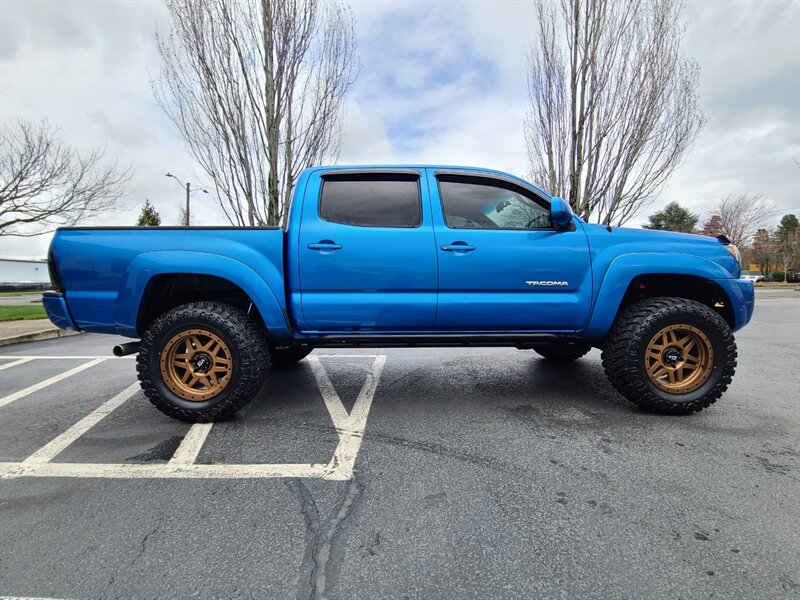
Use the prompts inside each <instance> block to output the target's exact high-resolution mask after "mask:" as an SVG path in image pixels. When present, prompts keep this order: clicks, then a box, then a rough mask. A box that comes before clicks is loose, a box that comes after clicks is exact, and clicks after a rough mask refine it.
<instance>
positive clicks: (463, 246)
mask: <svg viewBox="0 0 800 600" xmlns="http://www.w3.org/2000/svg"><path fill="white" fill-rule="evenodd" d="M442 250H444V251H445V252H455V253H459V252H472V251H473V250H475V246H470V245H469V244H467V242H453V243H452V244H449V245H447V246H442Z"/></svg>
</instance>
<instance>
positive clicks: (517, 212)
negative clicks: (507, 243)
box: [439, 175, 552, 229]
mask: <svg viewBox="0 0 800 600" xmlns="http://www.w3.org/2000/svg"><path fill="white" fill-rule="evenodd" d="M439 193H440V196H441V198H442V210H443V211H444V218H445V222H446V223H447V226H448V227H450V228H452V229H549V228H550V227H552V223H551V222H550V211H549V209H548V208H547V207H546V206H543V205H542V204H540V202H542V201H541V200H535V199H534V198H532V197H531V196H532V195H528V192H527V191H526V190H523V189H522V188H518V187H517V186H515V185H514V184H505V183H504V182H498V181H494V180H491V179H481V178H477V177H463V176H446V175H441V176H439Z"/></svg>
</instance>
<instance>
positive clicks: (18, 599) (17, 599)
mask: <svg viewBox="0 0 800 600" xmlns="http://www.w3.org/2000/svg"><path fill="white" fill-rule="evenodd" d="M0 600H67V599H66V598H44V597H39V596H0Z"/></svg>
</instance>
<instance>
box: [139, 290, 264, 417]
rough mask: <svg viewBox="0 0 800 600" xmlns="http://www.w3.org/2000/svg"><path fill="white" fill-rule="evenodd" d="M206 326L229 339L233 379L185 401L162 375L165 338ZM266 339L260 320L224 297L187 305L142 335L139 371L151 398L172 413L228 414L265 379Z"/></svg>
mask: <svg viewBox="0 0 800 600" xmlns="http://www.w3.org/2000/svg"><path fill="white" fill-rule="evenodd" d="M193 328H202V329H206V330H208V331H209V332H212V333H214V334H215V335H218V336H219V337H220V338H221V339H222V340H223V341H224V342H225V344H227V346H228V349H229V351H230V353H231V359H232V361H233V370H232V374H231V380H230V381H229V382H228V384H227V385H226V386H225V388H224V389H223V390H222V391H221V392H220V393H219V394H218V395H217V396H214V397H213V398H209V399H208V400H201V401H193V400H186V399H184V398H181V397H180V396H178V395H177V394H175V393H174V392H173V391H172V390H170V389H169V388H168V387H167V385H166V382H165V381H164V380H163V377H162V374H161V354H162V352H163V351H164V350H165V345H166V343H167V342H168V341H169V340H170V339H171V338H172V337H173V336H175V335H176V334H178V333H180V332H181V331H185V330H187V329H193ZM267 360H268V351H267V342H266V337H265V336H264V333H263V332H262V331H261V329H260V328H259V325H258V324H257V323H256V322H255V321H254V320H253V319H252V318H251V317H250V316H249V315H248V314H247V313H246V312H244V311H243V310H241V309H239V308H236V307H234V306H231V305H229V304H224V303H220V302H210V301H206V302H195V303H190V304H183V305H181V306H178V307H176V308H173V309H172V310H169V311H167V312H166V313H164V314H163V315H161V316H160V317H158V318H157V319H156V320H155V321H154V322H153V323H152V324H151V325H150V326H149V327H148V328H147V331H145V334H144V336H143V338H142V342H141V346H140V351H139V356H138V359H137V363H136V364H137V370H138V372H139V380H140V382H141V384H142V389H143V390H144V393H145V395H146V396H147V398H148V399H149V400H150V402H151V403H152V404H153V405H154V406H155V407H156V408H158V410H160V411H161V412H163V413H165V414H167V415H169V416H170V417H173V418H176V419H180V420H183V421H189V422H193V423H207V422H209V421H217V420H220V419H225V418H227V417H229V416H230V415H232V414H233V413H235V412H236V411H237V410H239V409H240V408H241V407H242V406H244V405H245V404H247V403H248V402H250V400H252V399H253V398H254V397H255V395H256V394H257V393H258V391H259V390H260V389H261V386H262V385H263V383H264V378H265V375H266V364H267Z"/></svg>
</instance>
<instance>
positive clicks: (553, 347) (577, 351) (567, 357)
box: [533, 343, 592, 362]
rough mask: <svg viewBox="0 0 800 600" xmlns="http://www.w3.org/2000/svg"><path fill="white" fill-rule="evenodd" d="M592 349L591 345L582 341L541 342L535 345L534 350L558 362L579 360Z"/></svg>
mask: <svg viewBox="0 0 800 600" xmlns="http://www.w3.org/2000/svg"><path fill="white" fill-rule="evenodd" d="M591 349H592V347H591V345H589V344H581V343H575V344H567V343H560V344H541V345H536V346H534V347H533V351H534V352H536V354H538V355H539V356H542V357H544V358H546V359H547V360H552V361H557V362H569V361H572V360H578V359H579V358H581V357H582V356H586V354H587V353H588V352H589V350H591Z"/></svg>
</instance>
